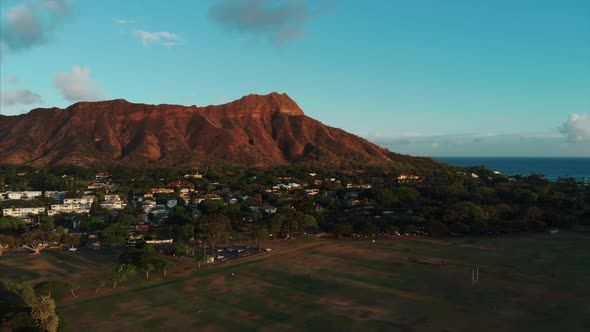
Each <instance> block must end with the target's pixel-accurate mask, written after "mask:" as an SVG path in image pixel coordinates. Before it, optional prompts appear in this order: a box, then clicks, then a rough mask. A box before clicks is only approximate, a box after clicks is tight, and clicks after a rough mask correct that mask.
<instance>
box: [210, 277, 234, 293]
mask: <svg viewBox="0 0 590 332" xmlns="http://www.w3.org/2000/svg"><path fill="white" fill-rule="evenodd" d="M209 287H211V288H213V289H214V290H215V291H216V292H221V293H227V292H229V291H230V288H229V287H228V286H227V283H226V280H225V276H224V275H220V276H217V277H215V278H213V280H211V284H210V285H209Z"/></svg>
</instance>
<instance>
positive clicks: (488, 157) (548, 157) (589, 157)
mask: <svg viewBox="0 0 590 332" xmlns="http://www.w3.org/2000/svg"><path fill="white" fill-rule="evenodd" d="M430 158H480V159H491V158H521V159H527V158H528V159H533V158H546V159H590V156H588V157H581V156H430Z"/></svg>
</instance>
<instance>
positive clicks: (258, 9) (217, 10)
mask: <svg viewBox="0 0 590 332" xmlns="http://www.w3.org/2000/svg"><path fill="white" fill-rule="evenodd" d="M329 3H330V2H328V1H322V2H321V6H320V8H319V9H316V10H314V9H311V8H309V6H308V5H307V3H306V2H305V0H279V1H274V0H243V1H233V0H220V1H218V2H217V3H215V4H214V5H213V6H211V7H210V8H209V16H210V18H211V19H212V20H213V21H215V22H216V23H218V24H219V25H221V26H222V27H225V28H227V29H230V30H234V31H238V32H240V33H243V34H246V35H249V36H251V37H253V38H254V39H268V40H270V41H271V42H275V43H278V44H282V43H286V42H290V41H294V40H297V39H301V38H303V37H305V35H306V34H305V30H304V26H305V24H307V23H308V22H310V21H312V20H313V19H315V18H316V17H318V16H320V15H321V14H322V13H324V12H325V11H326V10H327V9H328V8H329Z"/></svg>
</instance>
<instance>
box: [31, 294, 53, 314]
mask: <svg viewBox="0 0 590 332" xmlns="http://www.w3.org/2000/svg"><path fill="white" fill-rule="evenodd" d="M53 315H55V301H54V300H53V299H52V298H51V297H50V296H49V295H41V296H39V297H37V298H36V299H35V301H34V302H33V304H32V305H31V317H33V319H35V320H46V319H48V318H49V317H51V316H53Z"/></svg>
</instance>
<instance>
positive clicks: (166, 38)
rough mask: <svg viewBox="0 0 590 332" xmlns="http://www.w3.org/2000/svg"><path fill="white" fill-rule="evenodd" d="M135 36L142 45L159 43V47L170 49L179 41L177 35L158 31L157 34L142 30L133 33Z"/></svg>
mask: <svg viewBox="0 0 590 332" xmlns="http://www.w3.org/2000/svg"><path fill="white" fill-rule="evenodd" d="M135 36H137V37H138V38H139V39H140V40H141V42H142V43H143V45H148V44H150V43H152V42H160V41H161V43H160V44H161V45H164V46H166V47H171V46H174V45H176V42H174V41H177V40H179V37H178V35H176V34H174V33H170V32H167V31H159V32H148V31H144V30H136V31H135Z"/></svg>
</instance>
